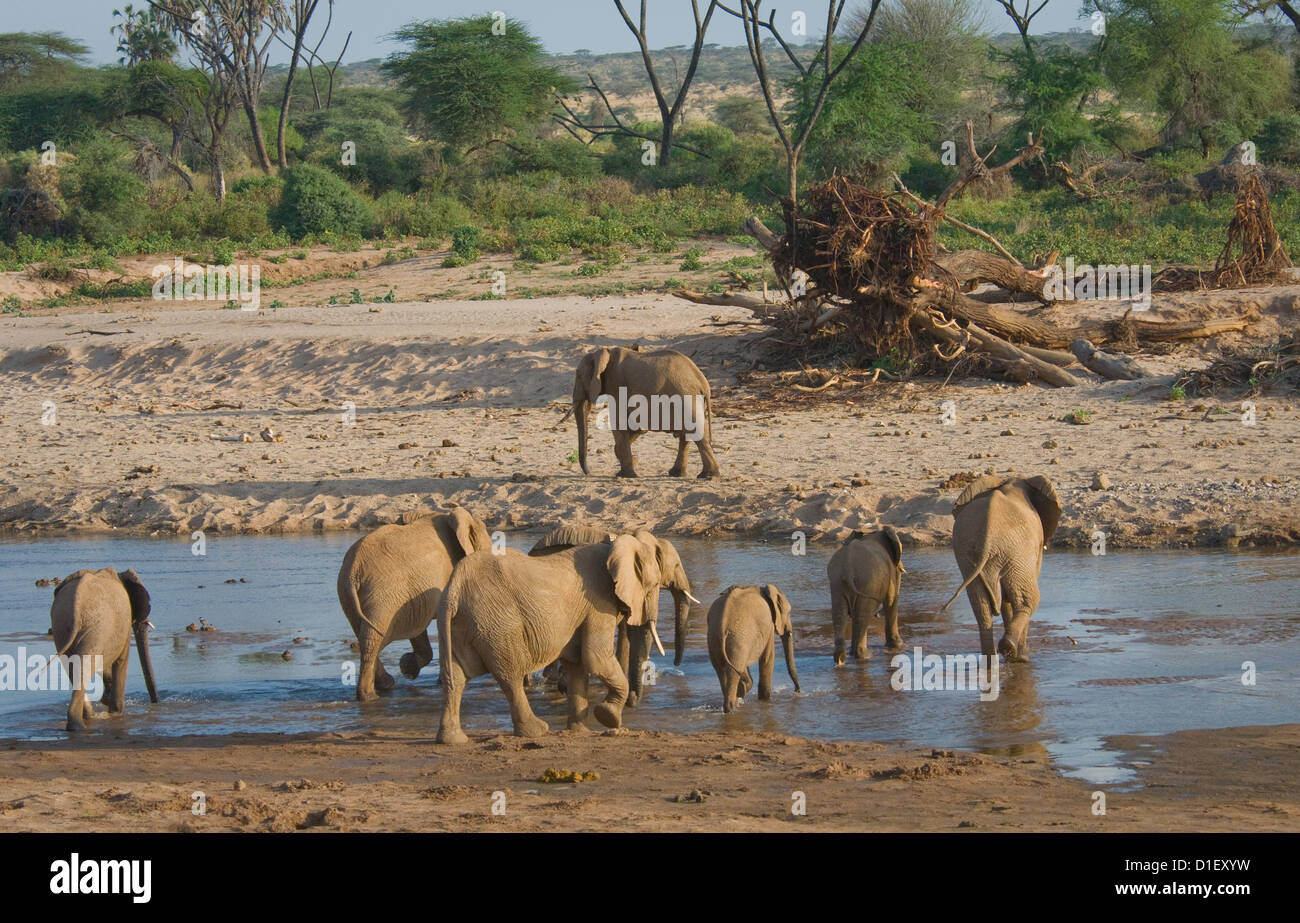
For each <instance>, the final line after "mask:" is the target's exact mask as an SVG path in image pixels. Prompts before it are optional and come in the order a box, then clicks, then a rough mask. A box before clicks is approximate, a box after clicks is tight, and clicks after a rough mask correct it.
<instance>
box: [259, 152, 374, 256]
mask: <svg viewBox="0 0 1300 923" xmlns="http://www.w3.org/2000/svg"><path fill="white" fill-rule="evenodd" d="M275 220H276V222H277V223H278V224H279V225H280V226H281V227H283V228H284V229H285V230H286V231H288V232H289V233H290V234H291V235H292V236H294V237H295V238H302V237H306V236H307V235H308V234H325V233H327V232H334V233H336V234H341V235H352V234H361V233H363V232H364V231H365V230H366V229H367V228H368V226H369V224H370V220H371V215H370V207H369V205H367V203H366V201H365V200H364V199H362V198H361V196H359V195H357V193H356V192H355V191H354V190H353V189H352V187H351V186H349V185H348V184H347V183H345V182H344V181H343V180H341V179H339V178H338V177H337V176H335V175H334V174H333V173H331V172H329V171H328V170H325V169H322V168H321V167H317V166H313V165H312V164H306V163H304V164H299V165H297V166H296V167H292V168H290V169H289V170H287V171H286V172H285V180H284V194H283V195H282V196H281V198H280V204H279V206H278V207H277V209H276V215H275Z"/></svg>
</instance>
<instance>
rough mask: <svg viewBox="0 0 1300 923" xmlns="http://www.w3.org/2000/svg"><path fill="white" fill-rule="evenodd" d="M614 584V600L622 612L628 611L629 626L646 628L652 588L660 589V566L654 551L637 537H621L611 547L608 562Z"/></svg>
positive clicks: (606, 564)
mask: <svg viewBox="0 0 1300 923" xmlns="http://www.w3.org/2000/svg"><path fill="white" fill-rule="evenodd" d="M605 566H606V568H607V569H608V570H609V576H610V577H611V578H612V579H613V581H614V597H615V598H616V599H617V600H618V606H619V609H620V611H621V610H626V611H627V623H628V624H629V625H644V624H645V623H646V622H647V621H649V618H648V617H647V613H646V609H647V596H648V592H647V591H648V588H649V587H651V586H654V587H658V586H659V567H658V565H657V563H656V562H655V551H654V548H652V547H650V546H648V545H646V544H645V542H643V541H641V540H639V539H638V538H637V537H636V536H634V535H620V536H618V537H617V538H615V539H614V541H613V542H612V543H611V544H610V549H609V556H608V557H607V558H606V559H605Z"/></svg>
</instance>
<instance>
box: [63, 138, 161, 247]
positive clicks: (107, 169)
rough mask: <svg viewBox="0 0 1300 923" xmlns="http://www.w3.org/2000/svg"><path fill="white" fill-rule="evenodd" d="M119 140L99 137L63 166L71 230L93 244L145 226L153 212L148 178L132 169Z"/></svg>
mask: <svg viewBox="0 0 1300 923" xmlns="http://www.w3.org/2000/svg"><path fill="white" fill-rule="evenodd" d="M128 156H129V155H128V154H127V152H126V150H125V149H124V148H123V147H122V146H120V145H118V144H117V143H115V142H113V141H111V140H108V139H105V138H96V139H94V140H92V141H90V142H89V143H87V144H86V145H84V146H83V147H82V148H81V149H80V150H79V151H78V152H77V157H76V159H74V160H72V161H71V162H70V163H69V164H68V165H67V166H66V167H62V166H61V167H60V171H59V190H60V192H61V194H62V196H63V198H64V200H65V201H67V202H68V203H69V204H70V208H69V209H68V213H67V214H68V229H69V230H70V231H71V232H72V233H73V234H74V235H79V236H81V237H83V238H85V239H86V240H87V241H90V242H91V243H102V242H104V241H107V240H109V239H111V238H113V237H115V236H119V235H123V234H126V235H129V234H132V233H134V232H136V231H139V230H141V229H143V228H144V227H145V226H146V225H147V224H148V223H149V221H150V220H151V218H152V212H151V209H150V207H149V202H148V199H147V191H148V190H147V188H146V186H145V184H144V181H143V180H141V179H140V178H139V177H138V176H136V175H135V174H134V173H132V172H131V170H130V168H129V161H128Z"/></svg>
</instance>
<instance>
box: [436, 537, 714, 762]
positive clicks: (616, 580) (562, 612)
mask: <svg viewBox="0 0 1300 923" xmlns="http://www.w3.org/2000/svg"><path fill="white" fill-rule="evenodd" d="M661 586H668V587H670V588H671V589H674V590H678V591H680V592H681V593H683V594H684V595H686V597H687V599H689V601H691V602H698V600H696V599H695V598H694V597H693V596H690V595H689V593H690V590H689V584H688V583H687V580H686V573H685V571H684V570H683V569H682V565H681V560H680V559H679V558H678V556H677V551H676V549H674V548H673V546H672V545H671V544H670V543H669V542H667V541H664V540H663V539H658V538H655V537H654V536H653V535H651V534H650V533H649V532H645V531H640V532H637V533H635V534H628V533H625V534H622V535H618V536H616V537H615V538H614V539H613V540H612V541H605V542H600V543H598V544H592V545H575V546H573V547H571V548H566V549H564V550H563V551H557V552H555V553H554V554H549V555H545V556H542V557H532V556H529V555H525V554H522V553H520V552H518V551H515V550H514V549H506V550H505V552H504V553H503V554H484V553H479V554H472V555H470V556H469V557H467V558H465V559H464V560H462V561H461V562H460V563H459V564H457V565H456V569H455V570H454V571H453V572H452V575H451V580H450V581H449V582H448V583H447V588H446V590H445V591H444V592H443V597H442V601H441V603H439V605H438V658H439V664H440V666H441V668H442V687H443V690H444V692H445V700H444V703H443V711H442V720H441V723H440V725H439V728H438V742H439V743H444V744H460V743H465V742H466V741H467V740H468V738H467V737H466V735H465V733H464V731H463V730H461V725H460V702H461V697H462V696H463V694H464V692H465V685H466V683H467V682H468V681H469V680H471V679H473V678H474V677H476V676H482V675H483V674H484V673H491V674H492V675H493V676H494V677H495V678H496V681H497V683H498V684H499V685H500V686H501V690H502V692H504V693H505V695H506V698H507V700H508V701H509V703H510V717H511V720H512V722H513V725H514V731H515V734H517V735H519V736H521V737H539V736H541V735H542V734H545V733H546V732H547V731H548V730H549V728H548V726H547V724H546V722H545V721H543V720H542V719H540V718H538V717H537V716H536V715H535V714H533V711H532V709H531V708H530V707H529V705H528V698H527V696H526V695H525V692H524V677H526V676H527V675H528V674H530V673H532V672H534V671H535V670H538V669H541V668H542V667H544V666H546V665H547V664H548V663H550V662H551V661H553V660H556V659H557V658H558V659H560V660H562V661H564V665H565V670H566V673H567V675H568V699H569V710H568V726H569V728H570V730H574V731H583V730H585V729H586V728H585V724H584V722H585V719H586V717H587V714H588V711H589V710H590V713H591V714H592V715H594V716H595V718H596V720H597V721H599V722H600V723H601V724H603V725H605V726H606V727H610V728H617V727H620V726H621V725H622V713H623V706H624V704H625V703H626V701H627V693H628V681H627V676H626V674H625V673H624V671H623V670H622V668H621V667H620V665H619V662H618V658H617V657H616V656H615V655H614V633H615V631H616V630H617V628H618V625H619V623H620V622H627V623H629V624H630V625H632V626H634V627H639V626H644V625H653V623H654V622H655V620H656V618H657V617H658V613H659V589H660V587H661ZM592 673H594V674H596V676H597V677H598V678H599V679H600V680H601V681H602V682H603V683H604V684H605V687H606V690H607V692H606V696H605V699H604V701H602V702H600V703H597V704H595V705H593V706H591V707H590V709H589V708H588V703H587V681H588V675H589V674H592Z"/></svg>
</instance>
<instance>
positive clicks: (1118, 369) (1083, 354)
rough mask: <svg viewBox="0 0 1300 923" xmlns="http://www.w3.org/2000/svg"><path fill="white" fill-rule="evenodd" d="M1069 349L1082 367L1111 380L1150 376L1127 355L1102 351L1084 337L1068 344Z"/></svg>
mask: <svg viewBox="0 0 1300 923" xmlns="http://www.w3.org/2000/svg"><path fill="white" fill-rule="evenodd" d="M1070 351H1071V352H1073V353H1074V355H1075V356H1076V357H1078V360H1079V362H1081V363H1082V364H1083V366H1084V368H1086V369H1088V370H1089V371H1093V372H1096V373H1097V374H1098V375H1100V376H1101V377H1102V378H1109V379H1111V380H1112V381H1137V380H1138V379H1139V378H1150V377H1151V373H1150V372H1148V371H1147V370H1146V369H1144V368H1143V367H1142V366H1141V365H1139V364H1138V363H1137V362H1135V361H1133V360H1132V359H1130V358H1128V357H1127V356H1117V355H1115V354H1114V353H1108V352H1103V351H1102V350H1100V349H1098V348H1097V347H1096V346H1093V345H1092V343H1090V342H1088V341H1087V340H1085V339H1082V338H1081V339H1078V340H1075V341H1074V342H1073V343H1071V344H1070Z"/></svg>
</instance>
